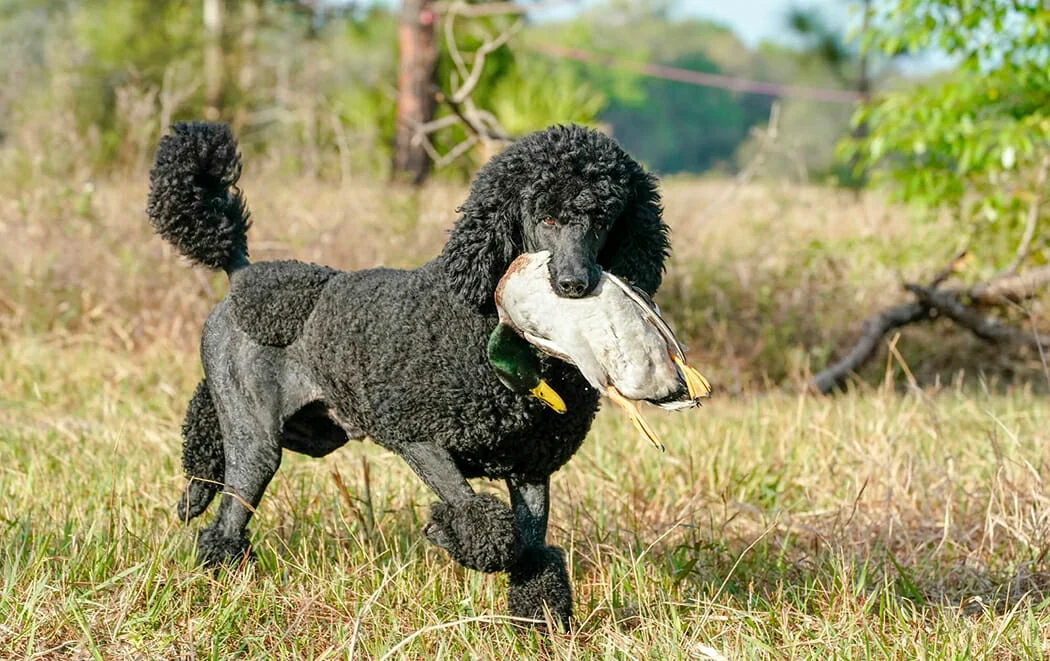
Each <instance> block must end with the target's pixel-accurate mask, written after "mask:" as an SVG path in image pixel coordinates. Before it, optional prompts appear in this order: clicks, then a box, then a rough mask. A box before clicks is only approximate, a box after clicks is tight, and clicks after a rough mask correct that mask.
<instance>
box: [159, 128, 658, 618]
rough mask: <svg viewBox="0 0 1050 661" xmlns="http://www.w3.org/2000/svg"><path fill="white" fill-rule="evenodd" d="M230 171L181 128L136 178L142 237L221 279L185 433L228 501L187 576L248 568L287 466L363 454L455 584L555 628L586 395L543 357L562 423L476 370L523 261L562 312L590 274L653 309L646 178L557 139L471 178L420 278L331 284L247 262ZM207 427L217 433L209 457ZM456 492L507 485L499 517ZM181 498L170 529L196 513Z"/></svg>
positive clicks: (230, 146) (220, 137) (488, 502)
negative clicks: (261, 510)
mask: <svg viewBox="0 0 1050 661" xmlns="http://www.w3.org/2000/svg"><path fill="white" fill-rule="evenodd" d="M236 153H237V147H236V144H235V143H234V142H233V138H232V136H231V135H230V133H229V131H228V130H227V129H225V128H224V127H218V126H216V125H210V124H191V125H178V126H176V128H175V131H174V134H173V135H172V136H168V137H166V138H164V140H162V142H161V145H160V148H159V150H158V154H157V165H156V166H155V167H154V169H153V172H152V173H151V177H152V186H151V192H150V205H149V211H150V214H151V218H152V221H153V223H154V226H155V227H157V228H158V230H159V231H160V232H161V234H162V235H163V236H165V237H166V238H168V239H169V240H170V241H172V242H173V243H174V244H175V245H176V246H177V247H178V248H179V250H180V251H182V252H183V253H184V254H186V255H188V256H189V257H191V258H192V259H194V260H195V261H197V262H200V263H202V264H205V265H208V266H212V267H216V268H219V267H221V268H225V269H226V270H227V272H233V273H232V275H231V279H232V288H231V294H230V295H228V296H227V297H226V298H225V299H224V300H223V301H221V302H220V303H219V304H218V305H217V306H216V307H215V309H214V310H213V311H212V313H211V315H210V316H209V317H208V320H207V322H206V323H205V327H204V333H203V337H202V340H201V359H202V363H203V365H204V373H205V375H206V376H207V380H208V388H207V389H206V390H205V392H210V395H211V397H212V398H214V404H215V405H214V406H213V407H211V406H209V407H206V406H205V403H206V402H205V401H204V395H201V396H200V397H195V399H194V402H191V406H190V408H191V413H190V414H189V415H188V416H187V420H188V421H192V422H193V424H194V425H195V426H194V428H193V429H194V431H193V432H192V433H188V434H187V448H188V449H190V448H192V452H189V451H188V452H187V456H188V457H190V458H191V459H192V461H191V462H190V463H192V468H193V470H192V471H190V469H189V468H188V469H187V472H188V473H190V474H198V475H199V474H206V475H207V476H211V477H215V476H218V478H219V479H218V480H217V481H222V482H224V486H225V488H224V490H223V496H222V501H221V505H220V507H219V510H218V514H217V516H216V519H215V522H214V523H213V524H212V525H211V526H209V527H208V528H207V529H206V530H205V531H204V533H202V535H201V537H200V539H199V542H198V555H199V557H200V558H201V559H202V561H203V562H208V563H210V562H216V561H222V560H223V559H227V560H233V559H236V558H238V557H241V556H243V554H244V553H246V552H247V548H248V547H247V541H246V538H245V534H246V528H247V525H248V522H249V519H250V518H251V515H252V512H253V511H254V510H255V508H256V507H258V504H259V501H260V500H261V499H262V495H263V492H264V491H265V489H266V486H267V484H268V483H269V481H270V479H271V478H272V477H273V475H274V473H275V472H276V470H277V468H278V467H279V465H280V460H281V454H282V450H284V449H288V450H293V451H296V452H302V453H305V454H309V455H313V456H322V455H324V454H327V453H328V452H331V451H333V450H334V449H336V448H337V447H339V445H340V444H342V443H345V442H347V439H350V438H361V437H362V436H365V435H367V436H368V437H370V438H371V439H372V440H374V441H375V442H376V443H378V444H380V445H382V446H383V447H385V448H387V449H389V450H391V451H393V452H395V453H397V454H398V455H400V456H401V457H402V458H403V459H404V460H405V461H406V462H407V463H408V464H409V465H410V466H411V467H412V468H413V470H414V471H415V472H416V473H417V474H418V475H419V476H420V478H422V479H423V480H424V482H426V484H427V486H429V487H430V488H431V489H432V490H433V491H434V492H435V493H436V494H437V496H438V497H439V498H440V499H441V501H442V502H441V503H440V504H438V505H436V506H435V507H434V508H433V510H432V518H431V521H430V524H429V525H428V526H427V528H426V533H427V536H428V538H429V539H430V540H431V541H433V542H434V543H435V544H437V545H439V546H442V547H444V548H446V549H448V550H449V553H450V555H451V556H452V557H453V558H454V559H455V560H456V561H457V562H460V563H461V564H463V565H464V566H467V567H471V568H475V569H479V570H482V571H508V570H509V571H510V573H511V598H510V606H511V609H512V610H513V611H514V612H515V613H518V614H523V615H527V616H529V617H533V616H536V615H538V614H540V613H541V612H542V604H544V603H546V604H547V605H548V607H549V608H551V609H552V611H553V612H554V613H555V615H556V616H557V617H558V618H559V619H561V620H565V621H567V619H568V617H569V616H570V614H571V611H572V604H571V601H572V599H571V590H570V588H569V584H568V577H567V574H566V572H565V563H564V559H563V557H562V555H561V553H560V552H559V551H557V550H554V549H552V548H550V547H547V546H546V542H545V539H546V532H547V511H548V508H549V498H550V495H549V477H550V475H551V474H552V473H553V472H555V471H556V470H558V468H560V467H561V466H562V465H564V464H565V462H567V461H568V460H569V458H570V457H572V455H573V454H574V453H575V452H576V451H577V449H579V447H580V444H581V443H582V442H583V439H584V437H585V436H586V434H587V431H588V430H589V428H590V425H591V422H592V420H593V418H594V414H595V411H596V410H597V405H598V393H597V392H595V391H594V390H593V389H591V388H590V387H589V386H588V385H587V383H586V381H585V380H584V379H583V377H582V376H581V375H580V373H579V371H578V370H576V369H575V368H574V367H572V366H570V365H568V364H566V363H564V362H561V361H559V360H555V359H547V358H545V359H544V360H543V363H542V371H543V377H544V378H545V379H546V380H547V382H548V383H550V384H551V385H552V386H553V387H554V388H555V389H556V390H557V391H558V392H559V394H561V396H562V398H563V399H564V400H565V403H566V405H567V407H568V412H567V413H565V414H564V415H558V414H557V413H554V412H553V411H551V410H550V409H549V408H547V407H546V406H545V405H544V404H543V403H542V402H540V401H539V400H537V399H535V398H533V397H531V396H522V395H519V394H516V393H513V392H511V391H510V390H508V389H507V388H506V387H504V386H503V385H502V384H501V383H500V381H499V379H498V378H497V377H496V375H495V374H494V372H493V370H492V369H491V367H490V365H489V363H488V358H487V354H486V351H485V346H486V341H487V339H488V336H489V334H490V333H491V332H492V329H493V328H494V327H495V325H496V324H497V322H498V320H497V317H496V314H495V310H494V305H493V300H492V297H493V292H494V289H495V286H496V283H497V281H498V280H499V278H500V276H501V275H502V274H503V272H504V271H505V270H506V268H507V266H508V265H509V264H510V262H511V261H512V260H513V259H514V258H515V257H516V256H517V255H518V254H520V253H522V252H526V251H527V252H534V251H537V250H549V251H551V254H552V260H551V281H552V284H555V283H557V284H558V285H559V286H561V285H562V284H565V283H567V285H566V286H565V287H562V289H561V290H560V293H561V294H562V295H566V296H573V295H583V294H586V287H587V286H588V285H593V280H594V274H595V273H600V268H604V269H607V270H609V271H612V272H613V273H616V274H617V275H619V276H621V277H623V278H625V279H627V280H629V281H630V282H632V283H634V284H635V285H637V286H638V287H640V288H641V289H643V290H645V291H646V292H647V293H648V294H650V295H651V294H653V293H654V292H655V290H656V288H657V287H658V286H659V285H660V281H661V279H662V276H663V268H664V261H665V258H666V256H667V251H668V233H667V227H666V226H665V225H664V224H663V222H662V221H661V219H660V215H661V209H660V197H659V194H658V192H657V190H656V182H655V180H654V179H653V177H651V176H650V175H649V174H648V173H646V172H645V171H644V170H643V169H642V168H641V166H639V165H638V163H636V162H635V161H634V160H633V159H632V158H631V157H630V156H628V155H627V154H626V153H625V152H624V151H623V150H622V149H621V148H620V147H619V145H617V144H616V142H615V141H613V140H612V139H610V138H609V137H607V136H605V135H603V134H601V133H598V132H597V131H592V130H588V129H584V128H581V127H575V126H568V127H560V126H559V127H552V128H550V129H547V130H545V131H540V132H537V133H534V134H531V135H528V136H525V137H524V138H522V139H521V140H519V141H517V142H515V143H514V144H512V145H511V146H510V147H508V148H507V150H506V151H504V152H503V153H501V154H499V155H497V156H496V157H494V158H493V159H492V160H491V161H490V162H489V163H488V164H487V165H486V166H485V167H484V168H482V170H481V171H480V172H479V173H478V175H477V178H476V179H475V181H474V182H473V185H472V186H471V190H470V194H469V196H468V198H467V200H466V201H465V202H464V204H463V205H462V207H461V209H460V212H461V215H460V218H459V220H458V221H457V222H456V224H455V226H454V227H453V228H452V231H451V233H450V235H449V238H448V242H447V244H446V245H445V247H444V249H443V250H442V252H441V254H440V255H438V256H437V257H436V258H435V259H433V260H432V261H430V262H429V263H427V264H425V265H424V266H422V267H420V268H418V269H415V270H407V271H406V270H397V269H386V268H376V269H369V270H365V271H355V272H335V271H329V270H327V269H323V268H321V267H313V266H306V265H300V264H296V265H290V264H289V263H284V264H274V265H268V264H255V265H249V264H248V263H247V258H246V255H247V250H246V247H245V242H244V230H245V229H246V227H247V214H246V212H244V201H243V199H242V198H241V196H240V193H239V192H237V191H233V192H230V187H231V186H233V185H234V183H235V182H236V179H237V174H238V172H239V168H240V165H239V161H238V160H237V158H236ZM547 219H551V222H545V220H547ZM199 392H200V391H199ZM211 412H214V415H216V416H217V417H218V421H220V422H221V428H222V429H224V430H229V434H223V435H221V438H220V436H219V434H218V429H219V425H218V424H213V422H214V421H213V420H212V419H211V418H209V417H208V415H211ZM205 414H207V415H205ZM198 427H199V428H200V430H201V431H196V430H197V428H198ZM209 430H210V431H209ZM209 434H210V435H209ZM191 438H193V439H196V440H194V441H193V442H192V443H190V442H189V439H191ZM217 445H221V446H222V451H221V452H218V451H215V448H216V446H217ZM203 449H207V452H203ZM198 455H199V456H198ZM220 456H222V457H223V462H224V463H223V470H222V471H219V470H218V466H217V465H216V462H218V461H219V457H220ZM188 466H189V464H188ZM469 477H486V478H490V479H497V478H498V479H504V480H506V481H507V485H508V488H509V490H510V494H511V501H512V505H513V507H512V508H508V507H507V506H506V505H505V504H503V503H501V502H500V501H499V500H498V499H496V498H494V497H492V496H479V495H477V494H475V493H474V491H473V490H472V488H471V487H470V485H469V483H468V482H467V478H469ZM195 489H196V487H191V491H189V492H188V494H189V495H187V497H186V503H187V504H186V506H185V508H184V510H180V516H182V515H183V514H182V513H181V512H183V511H185V513H186V514H190V513H192V514H196V513H197V512H198V511H199V510H201V509H203V508H204V507H205V506H207V500H206V499H205V498H204V495H205V492H198V491H195ZM198 494H199V495H198Z"/></svg>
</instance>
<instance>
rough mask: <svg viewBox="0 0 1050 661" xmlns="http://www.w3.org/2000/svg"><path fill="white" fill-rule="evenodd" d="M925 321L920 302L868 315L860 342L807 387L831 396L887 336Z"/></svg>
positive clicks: (926, 309) (924, 308) (925, 311)
mask: <svg viewBox="0 0 1050 661" xmlns="http://www.w3.org/2000/svg"><path fill="white" fill-rule="evenodd" d="M929 318H930V308H929V306H928V305H926V304H924V303H905V304H903V305H896V306H894V307H892V308H887V309H885V310H882V311H881V312H877V313H875V314H873V315H871V316H870V317H868V318H867V319H865V320H864V324H863V325H862V326H861V332H860V339H859V340H857V343H856V344H855V345H854V346H853V348H852V349H851V350H850V352H849V353H848V354H847V355H846V356H845V357H844V358H842V360H839V361H838V362H836V363H834V364H833V365H831V366H829V367H828V368H826V369H824V370H822V371H820V372H819V373H817V374H816V375H815V376H814V377H813V379H812V380H811V381H810V386H811V387H812V388H813V389H814V390H816V391H817V392H819V393H821V394H824V395H827V394H829V393H831V392H832V391H833V390H835V388H836V387H838V386H839V385H840V384H841V383H842V382H844V381H845V380H846V379H847V378H848V377H849V375H850V374H853V373H855V372H856V371H857V370H859V369H860V368H861V367H863V366H864V364H865V363H867V362H868V360H870V359H871V357H872V356H873V355H874V354H875V350H876V349H877V348H878V347H879V343H880V342H881V341H882V338H883V337H885V335H886V334H887V333H889V332H890V331H891V330H894V329H897V328H900V327H902V326H907V325H908V324H913V323H915V322H917V321H925V320H927V319H929Z"/></svg>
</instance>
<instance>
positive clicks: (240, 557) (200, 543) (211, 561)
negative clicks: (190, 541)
mask: <svg viewBox="0 0 1050 661" xmlns="http://www.w3.org/2000/svg"><path fill="white" fill-rule="evenodd" d="M254 559H255V554H254V553H253V552H252V547H251V544H249V543H248V540H247V539H245V538H244V537H239V538H230V537H224V536H223V535H221V534H220V533H219V532H218V531H217V530H213V529H212V528H204V529H203V530H201V531H200V533H199V534H198V535H197V564H200V565H204V566H205V567H207V568H209V569H217V568H219V567H223V566H226V567H236V566H238V565H241V564H244V563H245V562H247V561H251V560H254Z"/></svg>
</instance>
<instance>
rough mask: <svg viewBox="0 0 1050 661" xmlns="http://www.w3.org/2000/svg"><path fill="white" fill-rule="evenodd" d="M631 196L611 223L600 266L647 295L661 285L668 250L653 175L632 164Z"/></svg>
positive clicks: (665, 229) (665, 226)
mask: <svg viewBox="0 0 1050 661" xmlns="http://www.w3.org/2000/svg"><path fill="white" fill-rule="evenodd" d="M634 167H635V171H634V172H633V173H632V176H631V182H630V186H631V190H630V199H629V201H628V203H627V206H626V207H624V210H623V213H621V214H620V217H619V218H617V219H616V222H615V223H614V224H613V226H612V231H611V232H610V234H609V238H608V239H606V241H605V247H604V248H603V249H602V252H601V254H600V255H599V256H598V261H599V262H601V264H602V266H603V267H604V268H606V269H607V270H609V271H611V272H612V273H614V274H616V275H618V276H620V277H621V278H625V279H627V280H628V281H629V282H631V284H633V285H634V286H636V287H638V288H640V289H642V290H644V291H645V292H646V293H648V294H649V295H650V296H652V295H653V294H655V293H656V290H657V289H659V288H660V282H661V281H662V280H663V277H664V261H665V260H666V259H667V255H668V253H669V252H670V241H669V240H668V236H667V235H668V232H669V230H668V227H667V225H665V224H664V222H663V219H662V217H661V216H662V214H663V209H662V208H661V206H660V192H659V190H658V188H657V186H658V184H657V181H656V177H654V176H652V175H651V174H649V173H647V172H645V171H644V170H642V168H641V167H640V166H638V165H635V166H634Z"/></svg>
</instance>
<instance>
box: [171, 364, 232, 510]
mask: <svg viewBox="0 0 1050 661" xmlns="http://www.w3.org/2000/svg"><path fill="white" fill-rule="evenodd" d="M182 468H183V470H185V471H186V477H188V478H189V480H190V481H189V484H187V485H186V490H185V491H183V492H182V497H181V498H179V504H178V513H179V518H180V519H181V520H183V521H189V520H190V519H192V518H193V517H195V516H198V515H199V514H201V513H202V512H204V510H206V509H208V505H209V504H211V501H212V499H213V498H214V497H215V494H216V493H218V492H219V490H220V489H222V485H223V478H224V477H225V476H226V458H225V456H224V454H223V448H222V431H221V430H220V429H219V416H218V415H217V414H216V413H215V403H214V402H213V401H212V399H211V391H210V390H208V383H207V381H201V382H200V383H199V384H197V390H196V392H194V393H193V399H191V400H190V405H189V407H188V408H187V409H186V419H185V421H183V423H182Z"/></svg>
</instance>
